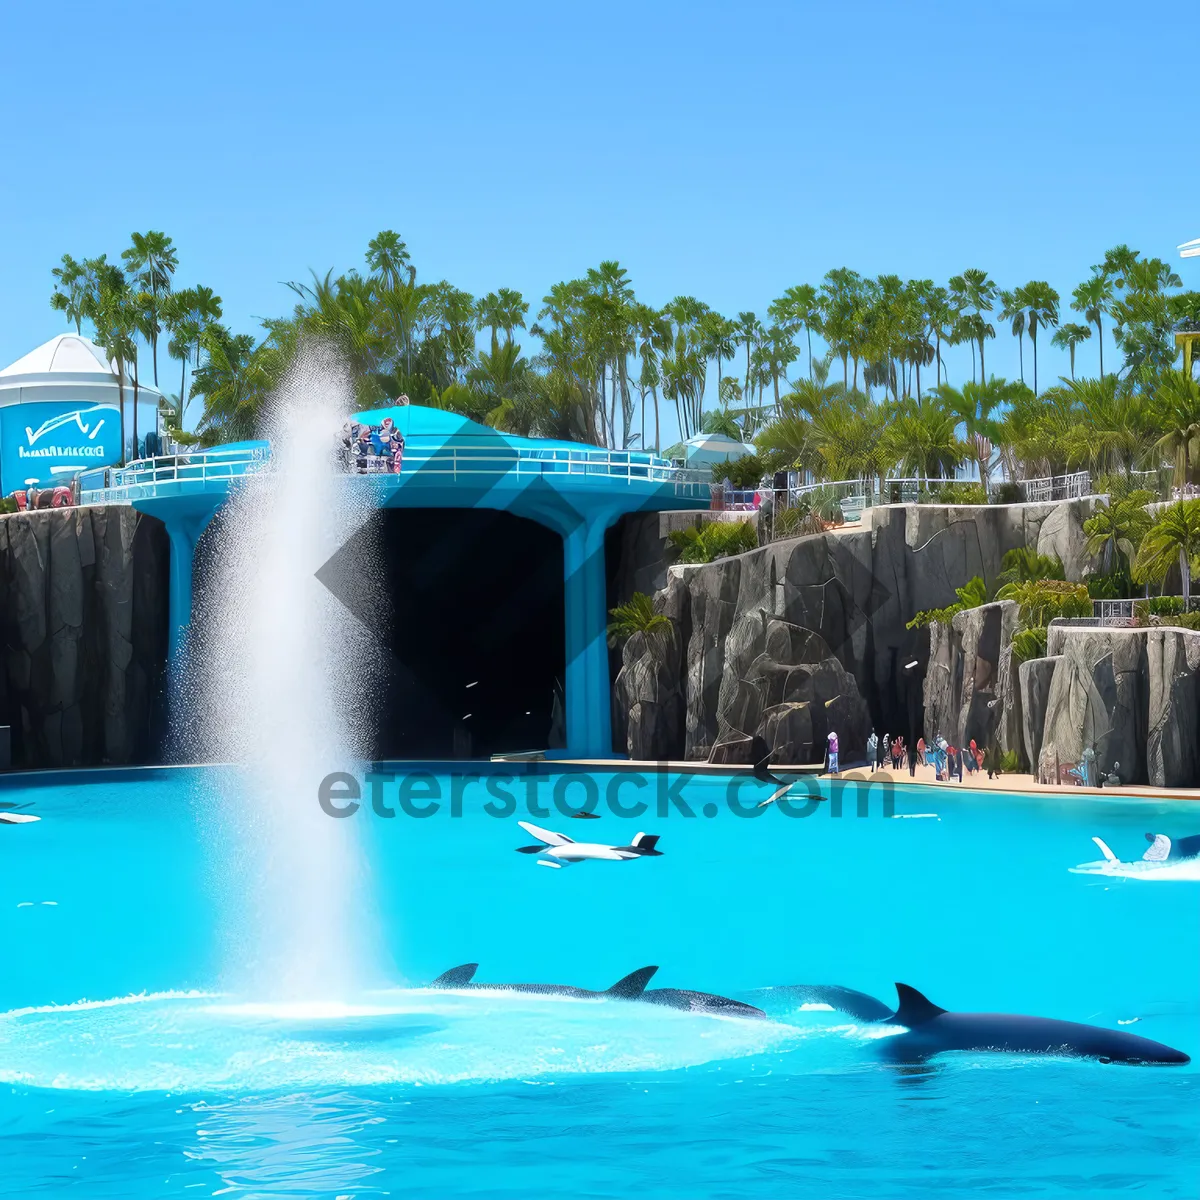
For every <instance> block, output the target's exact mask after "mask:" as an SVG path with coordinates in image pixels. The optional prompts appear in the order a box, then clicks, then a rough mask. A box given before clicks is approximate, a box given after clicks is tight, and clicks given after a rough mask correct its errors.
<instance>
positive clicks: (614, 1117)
mask: <svg viewBox="0 0 1200 1200" xmlns="http://www.w3.org/2000/svg"><path fill="white" fill-rule="evenodd" d="M517 770H521V769H517ZM541 770H544V768H543V769H539V771H541ZM619 778H622V777H619V776H609V775H606V774H603V773H597V774H594V775H592V776H590V781H591V783H590V785H588V784H586V783H585V782H584V781H583V780H582V779H581V778H578V777H576V778H573V779H572V780H571V783H570V785H569V786H567V787H566V788H565V790H564V787H563V785H564V782H565V779H566V777H562V776H560V777H555V776H552V775H548V774H542V773H538V774H535V775H521V776H520V777H519V778H518V779H517V780H516V781H515V782H511V783H509V784H508V785H507V787H506V786H505V785H504V784H503V783H501V784H500V785H499V786H497V783H496V780H494V779H493V780H492V782H491V784H490V785H489V783H488V782H487V781H486V780H484V779H471V780H465V781H461V780H460V782H459V784H458V786H457V789H456V790H457V795H458V800H457V801H456V802H455V803H453V804H451V803H449V802H446V803H443V804H442V805H441V807H440V809H439V811H437V812H436V813H433V814H432V815H429V816H426V817H420V818H418V817H414V816H411V815H407V814H405V813H404V812H403V811H401V808H400V805H399V804H398V803H397V796H398V792H396V790H395V789H396V788H397V787H398V785H396V784H389V785H387V787H384V788H383V790H382V792H381V795H382V796H383V797H384V800H385V809H386V810H387V811H396V812H397V813H398V816H397V817H390V818H389V817H381V816H379V815H377V814H376V813H375V812H373V811H372V809H371V805H370V803H369V800H368V798H367V796H366V795H364V796H363V797H362V806H361V808H360V809H359V810H358V811H357V812H355V813H354V814H353V815H351V816H348V817H345V818H342V819H336V820H335V819H328V836H329V837H330V838H336V839H348V840H349V841H351V842H353V843H354V844H355V846H356V848H357V849H356V852H357V853H359V854H360V855H361V860H362V865H361V871H362V873H363V877H364V879H365V881H366V882H365V886H364V887H363V888H362V889H361V899H360V898H359V893H356V895H355V899H354V903H353V905H352V906H350V907H349V908H347V907H345V906H344V905H343V906H341V907H339V906H338V903H337V902H338V900H339V899H344V897H343V898H338V897H333V898H331V900H330V903H331V906H333V909H334V911H336V912H337V913H338V919H339V920H340V921H342V922H344V923H345V926H346V938H347V939H348V940H350V941H353V942H354V943H355V945H356V946H359V947H362V948H364V949H363V951H362V954H361V958H362V963H361V966H362V969H361V971H360V972H359V974H358V975H356V977H355V979H354V981H353V986H352V988H345V987H343V988H341V989H338V988H331V991H330V993H329V994H328V995H322V996H319V997H303V996H300V997H297V996H289V995H280V994H277V993H276V991H275V989H273V988H272V987H271V980H270V977H269V973H268V975H267V976H266V977H265V978H264V975H263V973H262V972H261V970H260V972H259V973H258V974H257V975H256V972H255V967H256V962H257V963H258V965H259V967H261V962H258V960H259V958H260V957H261V954H260V949H261V948H257V947H256V944H255V934H256V915H255V910H254V906H253V903H252V902H250V901H248V900H247V899H246V892H245V889H243V888H242V887H241V886H240V884H241V882H242V880H243V877H245V876H247V875H249V874H250V873H252V872H253V871H254V869H255V868H254V856H253V854H252V853H251V854H247V853H246V852H245V850H244V848H241V849H239V850H238V852H236V853H233V852H232V851H233V849H234V848H233V847H232V846H230V845H229V844H228V840H229V838H231V837H232V835H231V834H230V832H229V829H230V825H229V822H228V820H227V818H226V815H224V814H223V811H222V801H221V800H220V799H219V798H220V797H221V796H222V795H223V794H224V795H227V794H228V792H229V790H230V786H231V773H230V772H229V771H227V770H224V771H223V770H218V769H212V770H185V769H178V770H170V771H168V770H162V771H145V772H131V773H126V774H120V773H113V774H107V775H105V774H98V775H95V776H87V777H83V776H77V775H51V776H43V777H38V778H32V777H24V778H20V779H18V778H15V777H14V778H10V779H9V780H7V781H5V783H4V784H2V785H0V786H2V787H3V788H4V792H3V795H0V801H3V802H6V803H10V804H20V805H28V807H25V808H23V809H22V810H21V811H24V812H27V813H31V814H35V815H38V816H40V817H41V818H42V819H41V820H40V821H39V822H37V823H30V824H24V825H18V826H11V825H4V826H0V864H2V870H0V939H2V942H3V946H4V955H3V959H2V962H0V1013H2V1015H0V1172H2V1177H3V1179H4V1192H5V1194H9V1195H20V1196H59V1195H64V1194H78V1195H81V1196H88V1197H93V1196H96V1197H109V1196H111V1197H126V1198H129V1197H133V1198H140V1197H165V1196H177V1195H178V1196H195V1195H229V1196H236V1197H259V1196H262V1197H267V1196H271V1197H282V1196H287V1197H293V1196H295V1197H299V1196H322V1197H337V1196H342V1197H364V1196H375V1195H388V1194H400V1195H421V1196H451V1195H453V1196H459V1195H462V1196H489V1197H491V1196H514V1197H518V1196H533V1195H569V1196H627V1195H630V1194H634V1193H636V1194H639V1195H644V1196H655V1197H656V1196H688V1197H700V1196H713V1197H718V1196H719V1197H743V1196H744V1197H775V1196H794V1195H813V1196H820V1197H860V1196H861V1197H868V1196H869V1197H889V1196H912V1197H925V1196H959V1195H966V1194H969V1193H972V1192H975V1191H988V1192H990V1193H992V1194H996V1195H1002V1196H1010V1195H1015V1194H1017V1193H1030V1194H1034V1195H1039V1196H1055V1195H1072V1196H1079V1195H1086V1196H1110V1195H1117V1194H1119V1193H1123V1192H1127V1191H1138V1192H1140V1193H1141V1194H1146V1195H1152V1196H1187V1197H1190V1196H1193V1195H1194V1194H1195V1181H1196V1179H1197V1178H1200V1150H1198V1148H1197V1138H1196V1136H1195V1135H1196V1129H1197V1124H1198V1120H1200V1070H1198V1068H1197V1064H1196V1063H1192V1064H1190V1065H1188V1066H1186V1067H1130V1066H1116V1065H1107V1066H1106V1065H1102V1064H1099V1063H1095V1062H1087V1061H1078V1060H1070V1059H1058V1058H1042V1057H1026V1056H1018V1055H1001V1054H991V1055H989V1054H981V1053H958V1054H946V1055H942V1056H939V1057H937V1058H934V1059H931V1060H929V1061H928V1062H927V1063H924V1064H912V1065H905V1066H897V1065H895V1064H894V1063H891V1062H889V1060H888V1059H887V1058H886V1057H885V1056H883V1055H881V1054H880V1052H879V1051H880V1040H881V1037H883V1036H884V1035H885V1033H886V1030H885V1029H883V1028H881V1027H880V1026H874V1025H869V1024H855V1023H854V1022H853V1021H852V1020H851V1019H850V1018H848V1017H846V1016H845V1015H844V1014H838V1013H833V1012H828V1011H813V1010H808V1009H802V1008H800V1007H798V1006H796V1005H795V1004H789V1003H787V1002H786V1001H776V1000H775V999H773V998H771V999H768V1000H763V999H762V997H761V996H755V995H750V994H748V993H750V992H752V990H753V989H757V988H761V987H767V986H773V985H780V984H788V983H800V982H804V983H840V984H844V985H848V986H850V987H854V988H858V989H861V990H863V991H867V992H870V993H871V994H873V995H876V996H878V997H880V998H881V999H882V1000H884V1001H885V1002H888V1003H892V1002H894V998H895V992H894V989H893V986H892V985H893V983H894V981H896V980H900V981H903V982H905V983H909V984H911V985H913V986H915V987H918V988H920V989H921V990H922V991H923V992H925V993H926V994H927V995H928V996H929V997H930V998H931V999H932V1000H933V1001H934V1002H936V1003H938V1004H940V1005H942V1006H943V1007H946V1008H950V1009H957V1010H969V1011H1007V1012H1025V1013H1033V1014H1038V1015H1043V1016H1053V1017H1060V1018H1065V1019H1071V1020H1079V1021H1088V1022H1090V1023H1093V1024H1098V1025H1103V1026H1106V1027H1110V1028H1114V1029H1115V1028H1125V1029H1127V1030H1128V1031H1130V1032H1136V1033H1139V1034H1142V1035H1143V1036H1146V1037H1149V1038H1153V1039H1154V1040H1156V1041H1160V1042H1165V1043H1167V1044H1168V1045H1171V1046H1176V1047H1178V1048H1180V1049H1182V1050H1184V1051H1186V1052H1188V1053H1189V1054H1191V1055H1192V1056H1193V1058H1195V1057H1196V1056H1197V1054H1198V1052H1200V973H1198V972H1197V969H1196V968H1197V962H1200V922H1198V921H1197V916H1198V915H1200V907H1198V901H1200V883H1198V882H1197V881H1195V880H1187V879H1183V880H1175V881H1159V882H1150V881H1145V880H1138V879H1121V878H1110V877H1105V876H1098V875H1080V874H1072V873H1071V872H1070V871H1069V868H1070V867H1073V866H1075V865H1077V864H1079V863H1083V862H1087V861H1092V860H1094V859H1096V858H1097V857H1099V855H1098V852H1097V851H1096V849H1095V847H1094V846H1093V844H1092V843H1091V841H1090V838H1091V836H1092V835H1093V834H1097V835H1099V836H1101V837H1103V839H1104V840H1105V841H1106V842H1107V843H1108V844H1109V845H1110V846H1111V847H1112V848H1113V849H1114V850H1115V851H1116V852H1117V853H1118V854H1120V855H1121V856H1122V857H1123V858H1139V857H1140V855H1141V853H1142V850H1143V849H1144V848H1145V845H1146V843H1145V841H1144V838H1143V835H1144V833H1145V832H1147V831H1150V830H1153V831H1155V832H1165V833H1168V834H1171V835H1173V836H1182V835H1185V834H1189V833H1196V832H1200V816H1196V817H1193V816H1192V815H1191V813H1192V809H1191V806H1190V805H1186V804H1173V805H1172V804H1167V803H1157V802H1143V801H1137V802H1130V801H1122V800H1119V799H1117V800H1109V799H1103V798H1085V797H1078V796H1076V795H1073V794H1071V793H1070V792H1063V793H1062V794H1061V796H1060V795H1054V796H1052V797H1037V798H1029V797H1017V796H1006V795H997V794H992V793H972V792H970V791H969V790H966V789H959V788H957V787H955V786H941V787H930V788H920V787H900V788H896V789H894V791H893V792H892V793H891V796H890V800H891V803H892V804H893V805H894V814H895V815H894V816H890V817H889V816H887V815H885V813H886V807H885V802H886V801H887V800H888V799H889V797H888V796H886V795H884V794H883V791H882V789H876V790H875V791H874V792H873V793H872V794H870V795H869V796H866V795H863V796H861V797H860V796H859V795H858V794H857V793H856V791H855V789H854V788H853V787H845V788H843V787H842V785H838V784H834V785H832V787H833V790H832V791H831V790H830V785H829V784H827V783H822V785H821V788H822V789H823V790H822V795H823V796H824V797H825V798H824V799H823V800H822V801H821V802H820V803H816V804H812V805H809V806H807V807H809V808H812V809H814V810H815V811H813V813H812V815H810V816H807V817H800V816H799V815H797V812H796V810H793V815H792V816H788V815H786V814H785V813H784V812H782V811H780V810H779V807H778V806H771V807H768V808H766V809H762V810H758V809H754V810H753V811H754V812H755V813H756V814H757V815H755V816H746V815H738V814H737V813H735V812H734V811H732V810H731V801H730V784H729V781H728V780H727V779H724V778H720V777H703V776H697V777H689V778H687V779H686V780H683V781H679V780H677V779H673V778H672V779H663V780H657V779H654V778H650V779H648V781H647V785H646V787H645V788H644V789H643V790H642V791H641V792H640V793H637V795H640V797H641V798H642V799H644V800H645V801H646V802H647V804H648V811H647V812H646V813H645V814H644V815H641V816H638V817H637V818H636V819H633V818H622V817H618V816H615V815H612V813H611V812H610V811H608V810H607V808H606V806H605V805H604V803H603V802H602V803H601V804H600V807H599V808H598V810H597V811H599V812H601V813H603V815H602V816H601V818H600V819H599V820H593V821H583V820H574V819H570V818H568V817H567V816H564V815H562V814H561V813H559V812H556V811H554V807H553V794H554V789H555V784H556V782H557V783H558V784H559V798H560V801H561V800H562V797H563V796H566V797H567V798H568V799H567V803H568V804H577V803H579V801H580V799H581V798H582V797H584V796H585V795H586V794H587V788H588V786H591V787H593V788H594V789H595V791H596V793H597V794H598V795H599V796H600V797H601V800H602V801H603V798H604V797H606V796H608V795H611V794H612V792H611V789H612V787H613V786H614V782H615V781H616V780H617V779H619ZM625 778H626V780H627V783H626V785H625V790H623V791H622V792H621V793H620V797H621V800H622V801H623V802H624V803H630V802H631V801H632V800H633V799H634V798H635V788H634V786H633V784H631V783H630V782H629V781H628V777H625ZM435 783H436V786H437V787H438V788H439V790H440V792H441V794H442V796H443V797H446V798H448V797H450V796H451V794H452V791H454V790H455V788H454V785H452V784H451V782H450V781H449V780H448V779H447V778H446V777H445V774H444V772H442V773H441V774H440V775H439V776H438V777H437V779H436V781H435ZM234 785H235V786H236V778H234ZM672 786H674V792H673V796H668V795H667V791H668V789H669V788H671V787H672ZM389 789H390V790H389ZM770 791H771V789H770V788H769V787H765V786H760V785H756V784H753V785H749V784H748V785H745V786H744V787H742V789H741V791H740V792H739V793H738V794H737V797H736V799H737V800H740V801H741V803H742V804H743V805H752V804H753V802H754V801H755V800H757V799H761V798H765V797H766V796H767V795H769V794H770ZM500 795H507V796H512V797H515V803H514V804H513V805H512V806H511V807H509V806H507V804H504V805H501V804H498V803H497V797H498V796H500ZM531 795H532V796H534V797H535V798H536V802H537V803H539V804H540V805H543V806H547V807H548V809H549V811H550V813H551V814H552V815H548V816H541V815H535V816H531V815H529V814H528V813H527V812H526V811H525V809H526V806H527V803H528V800H529V799H530V797H531ZM252 799H253V798H252V797H251V798H248V800H247V802H248V803H252ZM677 799H680V800H681V802H682V804H683V805H685V806H686V807H687V808H688V809H689V810H690V811H691V813H692V814H693V815H691V816H687V815H685V814H684V813H683V812H682V811H681V808H680V804H679V803H677V802H676V800H677ZM859 799H863V800H865V805H864V809H863V810H861V811H860V809H859V807H858V801H859ZM297 803H312V804H315V803H316V801H315V798H314V799H313V800H311V801H309V800H308V799H306V798H298V800H297ZM660 803H661V804H663V805H664V808H663V811H662V812H659V811H657V809H658V806H659V804H660ZM485 805H491V806H492V809H493V811H501V810H502V815H499V816H493V815H489V813H488V812H487V811H485V808H484V806H485ZM839 805H840V815H835V813H836V810H837V807H838V806H839ZM452 809H455V810H456V809H461V814H459V815H456V814H455V813H454V812H452ZM514 810H515V811H514ZM538 811H539V812H541V811H544V810H543V809H541V808H539V810H538ZM799 811H803V809H801V810H799ZM706 812H710V813H711V814H712V815H711V816H706V815H705V813H706ZM518 819H525V820H532V821H534V822H535V823H536V824H538V825H541V826H545V827H547V828H549V829H552V830H558V831H561V832H563V833H567V834H569V835H570V836H571V837H573V838H575V839H576V840H579V841H583V840H586V841H598V842H606V843H613V844H628V842H629V841H630V840H631V839H632V837H633V835H634V833H636V832H637V831H639V830H645V831H648V832H653V833H657V834H658V835H659V836H660V839H661V840H660V842H659V849H660V850H662V851H663V854H662V857H659V858H644V859H640V860H637V861H632V862H623V863H583V864H578V865H575V866H571V867H569V868H567V869H563V870H547V869H545V868H543V867H541V866H539V865H538V862H537V860H536V858H535V857H534V856H527V855H519V854H515V853H513V850H514V849H515V848H516V847H518V846H522V845H528V844H530V841H531V837H530V835H529V834H527V833H526V832H524V831H523V830H521V829H520V828H518V827H517V825H516V821H517V820H518ZM295 887H296V888H297V889H301V888H303V881H302V880H297V881H295ZM310 909H311V906H306V907H305V911H310ZM464 962H478V963H479V964H480V965H479V970H478V974H477V976H476V979H477V980H478V981H479V982H484V983H486V982H505V981H509V982H511V981H521V982H552V983H564V984H573V985H577V986H580V987H586V988H591V989H598V990H599V989H604V988H606V987H608V986H610V985H611V984H612V983H614V982H615V981H616V980H617V979H618V978H620V977H621V976H623V975H625V974H627V973H628V972H630V971H632V970H634V969H635V968H637V967H640V966H643V965H646V964H657V965H658V966H659V971H658V974H657V976H656V978H655V980H654V981H653V983H652V984H651V986H652V987H653V986H659V987H681V988H696V989H702V990H706V991H711V992H718V993H720V994H723V995H726V996H732V997H735V998H741V999H745V1000H748V1001H749V1002H751V1003H759V1004H761V1005H762V1006H763V1007H765V1008H766V1009H767V1010H768V1019H767V1020H765V1021H742V1020H734V1019H727V1018H720V1017H713V1016H707V1015H703V1014H695V1013H687V1012H679V1011H675V1010H670V1009H664V1008H659V1007H657V1006H654V1005H648V1004H636V1003H628V1002H621V1001H613V1000H593V999H566V998H562V997H555V996H533V995H524V994H517V993H503V992H495V991H486V990H485V991H474V990H467V991H448V990H442V989H429V988H428V987H425V986H423V985H426V984H428V983H429V981H431V980H432V979H434V978H435V977H436V976H437V975H438V974H440V973H441V972H443V971H445V970H447V969H448V968H450V967H452V966H455V965H457V964H460V963H464ZM251 981H252V982H251Z"/></svg>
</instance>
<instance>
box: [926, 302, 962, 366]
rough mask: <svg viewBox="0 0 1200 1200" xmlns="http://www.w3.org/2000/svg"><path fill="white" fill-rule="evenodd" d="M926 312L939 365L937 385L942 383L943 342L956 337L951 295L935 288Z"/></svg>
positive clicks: (935, 358) (936, 360) (935, 357)
mask: <svg viewBox="0 0 1200 1200" xmlns="http://www.w3.org/2000/svg"><path fill="white" fill-rule="evenodd" d="M925 311H926V313H927V314H928V316H929V333H930V336H931V337H932V338H933V340H934V361H935V362H936V363H937V372H936V374H937V383H938V384H939V385H940V384H941V382H942V342H943V341H946V342H950V341H951V339H952V338H953V336H954V333H953V330H954V318H955V315H956V313H955V309H954V305H953V304H952V303H951V302H950V293H949V292H948V291H947V290H946V289H945V288H944V287H936V286H935V287H934V288H932V289H931V290H930V292H929V295H928V296H927V297H926V298H925Z"/></svg>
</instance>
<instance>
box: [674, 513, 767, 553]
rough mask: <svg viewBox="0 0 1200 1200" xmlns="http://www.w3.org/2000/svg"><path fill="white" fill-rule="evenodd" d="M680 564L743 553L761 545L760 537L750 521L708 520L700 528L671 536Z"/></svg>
mask: <svg viewBox="0 0 1200 1200" xmlns="http://www.w3.org/2000/svg"><path fill="white" fill-rule="evenodd" d="M670 541H671V545H672V546H673V547H674V548H675V552H676V557H677V559H678V561H679V562H681V563H710V562H715V561H716V560H717V559H718V558H726V557H727V556H729V555H731V554H744V553H745V552H746V551H747V550H753V549H755V548H756V547H757V546H758V534H757V533H755V531H754V526H753V525H751V524H750V522H749V521H734V522H726V521H709V522H706V523H705V524H703V525H701V526H700V528H699V529H697V528H695V526H689V527H688V528H687V529H676V530H673V531H672V533H671V534H670Z"/></svg>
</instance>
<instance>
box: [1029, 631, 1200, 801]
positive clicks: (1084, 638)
mask: <svg viewBox="0 0 1200 1200" xmlns="http://www.w3.org/2000/svg"><path fill="white" fill-rule="evenodd" d="M1048 642H1049V645H1048V648H1049V650H1050V651H1051V654H1052V655H1057V656H1058V661H1057V662H1056V664H1055V667H1054V672H1053V677H1052V679H1051V683H1050V690H1049V694H1048V696H1047V699H1046V716H1045V720H1044V722H1043V727H1042V744H1041V750H1040V754H1039V760H1038V773H1039V775H1040V776H1041V777H1044V778H1046V779H1053V778H1055V777H1056V776H1057V774H1058V772H1059V770H1060V768H1061V766H1062V764H1064V763H1078V762H1079V761H1080V758H1081V757H1082V754H1083V751H1084V749H1085V748H1087V747H1089V746H1090V747H1092V748H1093V749H1094V750H1095V752H1096V761H1097V765H1098V767H1099V770H1100V772H1101V773H1102V774H1107V773H1108V772H1110V771H1114V770H1115V773H1116V774H1118V775H1119V776H1120V777H1121V779H1122V780H1123V781H1124V782H1126V783H1149V784H1152V785H1154V786H1156V787H1180V786H1192V785H1195V784H1197V783H1200V745H1198V743H1200V695H1198V688H1200V683H1198V680H1200V676H1198V673H1197V672H1198V669H1200V633H1195V632H1193V631H1191V630H1186V629H1174V628H1169V627H1159V628H1151V629H1100V628H1086V627H1084V628H1080V627H1070V626H1061V625H1052V626H1051V627H1050V635H1049V639H1048ZM1117 763H1119V764H1120V766H1119V767H1117V766H1115V764H1117Z"/></svg>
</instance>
